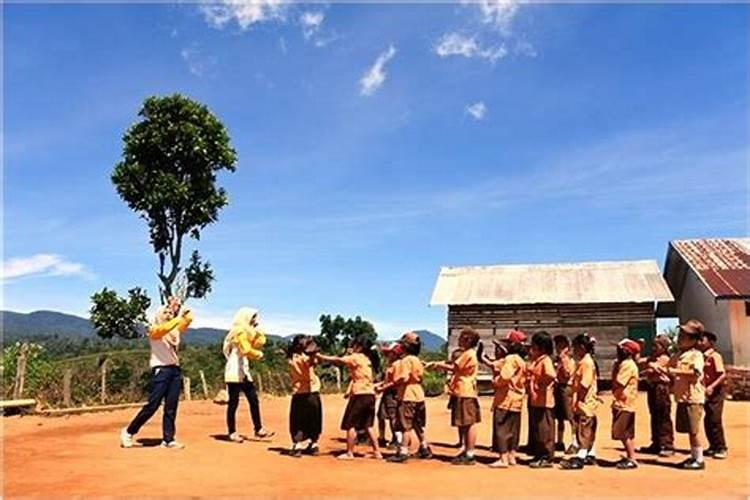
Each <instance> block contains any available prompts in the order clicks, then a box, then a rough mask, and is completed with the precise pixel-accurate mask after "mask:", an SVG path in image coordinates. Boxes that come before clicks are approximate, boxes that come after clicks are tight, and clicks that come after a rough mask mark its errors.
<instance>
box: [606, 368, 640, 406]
mask: <svg viewBox="0 0 750 500" xmlns="http://www.w3.org/2000/svg"><path fill="white" fill-rule="evenodd" d="M614 370H615V371H613V373H612V398H613V399H612V408H614V409H616V410H623V411H630V412H635V402H636V400H637V399H638V366H637V365H636V364H635V361H633V360H632V359H630V358H628V359H624V360H623V361H621V362H620V363H619V365H618V364H617V363H615V369H614Z"/></svg>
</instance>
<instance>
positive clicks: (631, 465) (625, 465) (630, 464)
mask: <svg viewBox="0 0 750 500" xmlns="http://www.w3.org/2000/svg"><path fill="white" fill-rule="evenodd" d="M615 467H617V468H618V469H620V470H628V469H637V468H638V463H637V462H636V461H635V460H631V459H629V458H622V459H621V460H620V461H619V462H617V464H615Z"/></svg>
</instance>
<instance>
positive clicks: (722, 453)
mask: <svg viewBox="0 0 750 500" xmlns="http://www.w3.org/2000/svg"><path fill="white" fill-rule="evenodd" d="M714 458H715V459H717V460H724V459H725V458H727V450H716V451H715V452H714Z"/></svg>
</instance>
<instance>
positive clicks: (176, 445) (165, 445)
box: [161, 439, 185, 450]
mask: <svg viewBox="0 0 750 500" xmlns="http://www.w3.org/2000/svg"><path fill="white" fill-rule="evenodd" d="M161 447H162V448H169V449H171V450H182V449H184V448H185V445H184V444H182V443H180V442H179V441H176V440H174V439H173V440H172V441H170V442H168V443H167V442H166V441H162V442H161Z"/></svg>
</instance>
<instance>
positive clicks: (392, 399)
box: [378, 391, 398, 425]
mask: <svg viewBox="0 0 750 500" xmlns="http://www.w3.org/2000/svg"><path fill="white" fill-rule="evenodd" d="M397 408H398V399H397V397H396V391H385V392H384V393H383V395H382V396H380V404H378V420H387V421H388V422H390V423H391V425H393V424H394V423H395V422H396V409H397Z"/></svg>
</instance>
